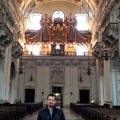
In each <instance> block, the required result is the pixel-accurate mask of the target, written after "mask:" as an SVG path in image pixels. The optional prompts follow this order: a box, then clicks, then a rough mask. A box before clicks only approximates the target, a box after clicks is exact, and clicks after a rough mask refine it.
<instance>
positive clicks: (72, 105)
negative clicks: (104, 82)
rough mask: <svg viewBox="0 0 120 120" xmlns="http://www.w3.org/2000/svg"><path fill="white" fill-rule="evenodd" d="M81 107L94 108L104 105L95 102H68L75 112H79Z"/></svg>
mask: <svg viewBox="0 0 120 120" xmlns="http://www.w3.org/2000/svg"><path fill="white" fill-rule="evenodd" d="M82 107H95V108H103V107H104V106H100V105H96V104H80V103H70V109H72V110H73V111H74V112H76V113H77V114H81V112H82V111H81V110H82Z"/></svg>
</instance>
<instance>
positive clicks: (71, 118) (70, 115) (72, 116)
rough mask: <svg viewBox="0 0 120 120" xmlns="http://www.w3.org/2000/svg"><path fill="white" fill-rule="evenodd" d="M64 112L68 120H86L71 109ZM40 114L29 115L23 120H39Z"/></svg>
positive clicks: (65, 109)
mask: <svg viewBox="0 0 120 120" xmlns="http://www.w3.org/2000/svg"><path fill="white" fill-rule="evenodd" d="M62 110H63V112H64V114H65V118H66V120H85V119H83V118H82V117H81V116H80V115H77V114H76V113H75V112H73V111H72V110H70V108H63V109H62ZM38 112H39V111H37V112H35V113H33V114H32V115H28V116H27V117H25V118H24V119H23V120H37V116H38Z"/></svg>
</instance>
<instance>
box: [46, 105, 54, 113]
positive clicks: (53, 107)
mask: <svg viewBox="0 0 120 120" xmlns="http://www.w3.org/2000/svg"><path fill="white" fill-rule="evenodd" d="M46 109H47V111H48V112H49V109H48V105H47V106H46ZM55 111H56V107H55V106H54V107H53V113H54V112H55Z"/></svg>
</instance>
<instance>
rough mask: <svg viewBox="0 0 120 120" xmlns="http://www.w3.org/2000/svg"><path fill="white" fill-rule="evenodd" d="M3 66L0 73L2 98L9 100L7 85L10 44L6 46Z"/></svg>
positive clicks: (8, 82) (8, 83)
mask: <svg viewBox="0 0 120 120" xmlns="http://www.w3.org/2000/svg"><path fill="white" fill-rule="evenodd" d="M3 64H4V68H3V75H2V99H3V100H7V101H8V100H9V85H10V66H11V46H9V47H8V48H6V53H5V59H4V63H3Z"/></svg>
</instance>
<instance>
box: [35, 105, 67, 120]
mask: <svg viewBox="0 0 120 120" xmlns="http://www.w3.org/2000/svg"><path fill="white" fill-rule="evenodd" d="M37 120H65V116H64V114H63V111H62V110H60V109H58V108H56V107H54V108H53V113H52V119H51V114H50V112H49V109H48V107H46V108H45V109H43V110H41V111H40V112H39V114H38V118H37Z"/></svg>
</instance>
